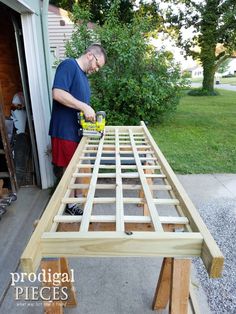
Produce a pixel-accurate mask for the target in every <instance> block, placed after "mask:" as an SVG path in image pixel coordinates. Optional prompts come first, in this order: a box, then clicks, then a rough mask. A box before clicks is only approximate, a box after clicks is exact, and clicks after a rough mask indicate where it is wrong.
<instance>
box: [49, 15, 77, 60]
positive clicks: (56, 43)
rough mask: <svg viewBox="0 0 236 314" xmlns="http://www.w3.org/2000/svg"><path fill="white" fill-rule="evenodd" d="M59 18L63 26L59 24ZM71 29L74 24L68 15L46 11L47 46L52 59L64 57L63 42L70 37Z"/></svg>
mask: <svg viewBox="0 0 236 314" xmlns="http://www.w3.org/2000/svg"><path fill="white" fill-rule="evenodd" d="M61 20H63V21H64V22H65V26H61V25H60V21H61ZM73 29H74V24H73V22H72V21H70V19H69V18H68V17H66V16H62V15H59V14H56V13H54V12H50V11H49V12H48V36H49V46H50V51H51V55H52V57H53V58H54V61H56V60H58V59H64V58H65V42H66V41H67V40H68V39H69V38H70V37H71V35H72V32H73ZM53 54H54V56H53Z"/></svg>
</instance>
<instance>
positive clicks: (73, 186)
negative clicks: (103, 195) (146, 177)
mask: <svg viewBox="0 0 236 314" xmlns="http://www.w3.org/2000/svg"><path fill="white" fill-rule="evenodd" d="M69 187H70V188H71V189H87V188H89V185H88V184H71V185H70V186H69ZM115 187H116V185H115V184H101V183H97V184H96V189H97V190H106V189H107V190H110V189H111V190H114V189H115ZM141 188H142V186H141V185H139V184H123V189H124V190H140V189H141ZM149 189H150V190H153V191H168V190H171V186H170V185H159V184H157V185H149Z"/></svg>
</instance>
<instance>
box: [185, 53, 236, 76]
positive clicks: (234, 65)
mask: <svg viewBox="0 0 236 314" xmlns="http://www.w3.org/2000/svg"><path fill="white" fill-rule="evenodd" d="M184 71H185V72H189V73H190V74H191V77H192V78H202V77H203V68H202V67H201V66H200V65H196V66H194V67H192V68H187V69H185V70H184ZM228 74H231V75H236V57H233V58H230V63H229V65H228V69H227V71H226V72H224V73H218V72H216V76H217V77H221V76H222V75H228Z"/></svg>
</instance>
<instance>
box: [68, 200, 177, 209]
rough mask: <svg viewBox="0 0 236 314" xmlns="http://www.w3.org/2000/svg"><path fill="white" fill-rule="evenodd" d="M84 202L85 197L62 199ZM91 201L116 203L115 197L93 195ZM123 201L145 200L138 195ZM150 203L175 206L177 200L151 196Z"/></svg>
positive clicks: (93, 202)
mask: <svg viewBox="0 0 236 314" xmlns="http://www.w3.org/2000/svg"><path fill="white" fill-rule="evenodd" d="M85 202H86V204H87V203H88V199H87V198H86V197H67V198H63V199H62V203H64V204H73V203H78V204H80V203H81V204H83V203H85ZM91 202H92V203H91V204H112V203H116V197H94V198H93V199H92V201H91ZM123 202H124V203H126V204H144V203H145V202H146V201H145V199H143V198H140V197H123ZM152 203H153V205H170V206H175V205H178V204H179V201H178V200H177V199H168V198H167V199H165V198H153V199H152ZM155 211H156V207H155Z"/></svg>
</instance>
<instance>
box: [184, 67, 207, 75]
mask: <svg viewBox="0 0 236 314" xmlns="http://www.w3.org/2000/svg"><path fill="white" fill-rule="evenodd" d="M184 71H185V72H189V73H190V74H191V77H192V78H202V77H203V68H202V67H201V66H200V65H196V66H194V67H191V68H187V69H185V70H184Z"/></svg>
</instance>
